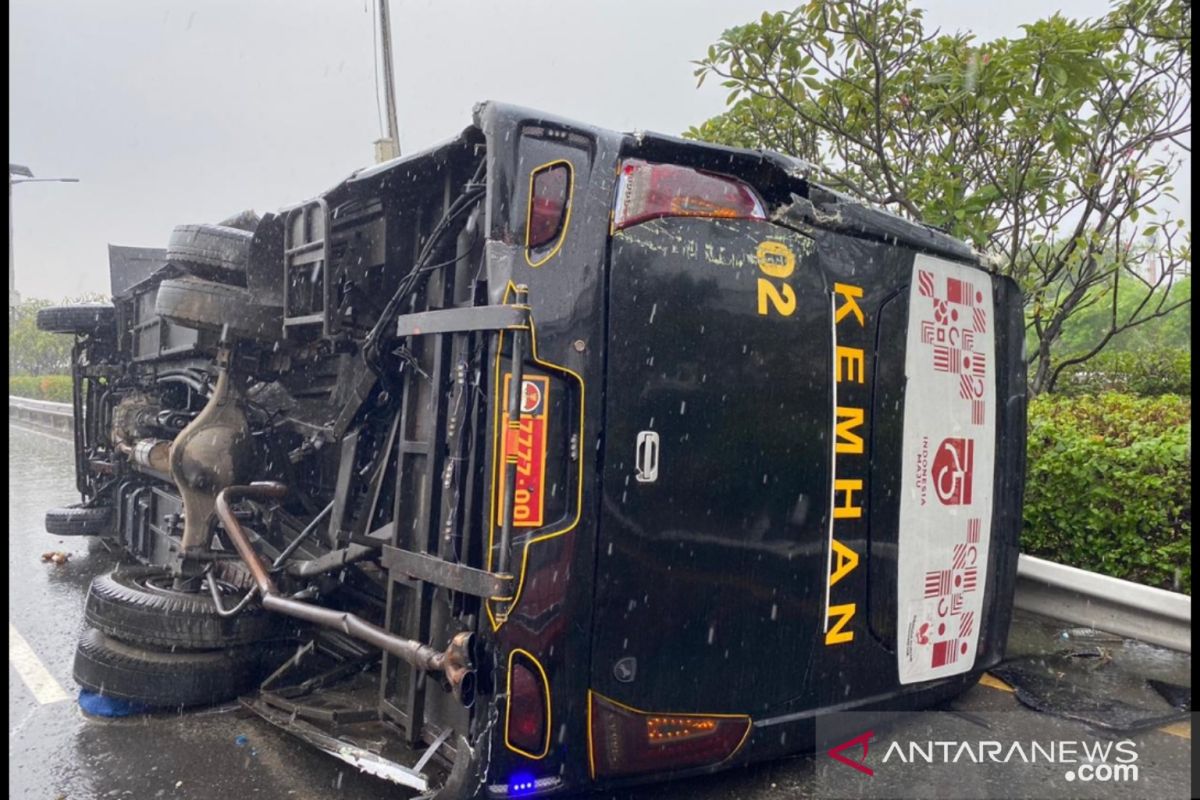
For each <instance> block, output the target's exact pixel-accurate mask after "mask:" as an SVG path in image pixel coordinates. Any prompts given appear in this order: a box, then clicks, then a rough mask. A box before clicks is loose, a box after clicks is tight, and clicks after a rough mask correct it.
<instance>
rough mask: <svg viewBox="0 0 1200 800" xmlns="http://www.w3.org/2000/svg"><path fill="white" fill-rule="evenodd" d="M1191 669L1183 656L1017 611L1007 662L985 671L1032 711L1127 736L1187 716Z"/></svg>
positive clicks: (1190, 661)
mask: <svg viewBox="0 0 1200 800" xmlns="http://www.w3.org/2000/svg"><path fill="white" fill-rule="evenodd" d="M1191 665H1192V658H1191V655H1190V654H1188V653H1180V652H1176V651H1173V650H1168V649H1166V648H1163V647H1157V646H1155V645H1150V644H1146V643H1145V642H1138V641H1134V640H1131V639H1126V638H1124V637H1121V636H1117V635H1114V634H1110V633H1106V632H1103V631H1097V630H1093V629H1091V628H1080V627H1072V626H1068V625H1065V624H1064V623H1062V622H1061V621H1058V620H1052V619H1048V618H1046V617H1040V616H1037V615H1034V614H1030V613H1028V612H1023V611H1017V612H1016V613H1015V614H1014V617H1013V625H1012V628H1011V630H1010V632H1009V640H1008V657H1007V659H1006V660H1005V662H1004V663H1003V664H1002V665H1000V666H999V667H997V668H995V669H993V670H991V671H992V672H993V673H994V674H995V675H996V676H997V677H998V678H1000V679H1001V680H1004V681H1005V682H1007V683H1008V684H1009V685H1011V686H1012V687H1013V688H1014V690H1016V695H1017V699H1018V700H1020V701H1021V702H1022V703H1023V704H1025V705H1027V706H1029V707H1031V708H1033V709H1035V710H1037V711H1043V712H1046V713H1049V714H1054V715H1055V716H1060V717H1065V718H1069V719H1076V720H1079V721H1082V722H1086V723H1088V724H1089V725H1092V726H1093V727H1096V728H1099V729H1107V730H1113V731H1129V730H1140V729H1145V728H1153V727H1157V726H1159V725H1163V724H1167V723H1169V722H1171V721H1173V720H1175V719H1179V718H1181V717H1183V716H1186V715H1187V712H1189V711H1190V710H1191V699H1190V698H1191V691H1190V690H1191V680H1192V679H1191ZM1151 681H1155V682H1157V683H1158V684H1159V685H1158V686H1156V685H1155V684H1154V683H1151ZM1185 698H1186V705H1184V702H1183V701H1184V699H1185Z"/></svg>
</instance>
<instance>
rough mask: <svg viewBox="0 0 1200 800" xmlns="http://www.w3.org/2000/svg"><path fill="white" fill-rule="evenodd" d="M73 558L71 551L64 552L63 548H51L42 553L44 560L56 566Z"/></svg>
mask: <svg viewBox="0 0 1200 800" xmlns="http://www.w3.org/2000/svg"><path fill="white" fill-rule="evenodd" d="M70 558H71V554H70V553H64V552H63V551H62V550H50V551H48V552H45V553H42V561H49V562H50V563H52V564H54V565H55V566H56V567H61V566H62V565H63V564H65V563H67V561H68V560H69V559H70Z"/></svg>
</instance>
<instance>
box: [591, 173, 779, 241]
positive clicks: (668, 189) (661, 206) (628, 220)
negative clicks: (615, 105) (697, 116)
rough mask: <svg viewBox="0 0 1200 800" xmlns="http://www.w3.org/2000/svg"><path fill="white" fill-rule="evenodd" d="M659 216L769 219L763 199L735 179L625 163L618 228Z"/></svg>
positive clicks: (616, 215)
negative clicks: (764, 209)
mask: <svg viewBox="0 0 1200 800" xmlns="http://www.w3.org/2000/svg"><path fill="white" fill-rule="evenodd" d="M658 217H725V218H732V219H766V213H765V212H764V211H763V204H762V201H760V200H759V199H758V195H757V194H755V193H754V190H753V189H751V188H750V187H749V186H747V185H746V184H744V183H742V182H741V181H739V180H737V179H735V178H729V177H725V176H723V175H713V174H711V173H707V172H701V171H700V170H696V169H691V168H689V167H681V166H678V165H676V164H651V163H649V162H647V161H640V160H638V159H628V160H626V161H623V162H622V163H621V171H620V180H619V181H618V184H617V205H616V210H615V213H614V217H613V224H614V225H615V226H616V229H617V230H620V229H621V228H625V227H628V226H630V225H636V224H637V223H639V222H645V221H646V220H648V219H656V218H658Z"/></svg>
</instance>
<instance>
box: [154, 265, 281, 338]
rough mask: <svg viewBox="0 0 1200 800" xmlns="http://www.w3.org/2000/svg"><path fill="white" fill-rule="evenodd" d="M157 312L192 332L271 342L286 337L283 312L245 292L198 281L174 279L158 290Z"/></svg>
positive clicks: (193, 279) (190, 278)
mask: <svg viewBox="0 0 1200 800" xmlns="http://www.w3.org/2000/svg"><path fill="white" fill-rule="evenodd" d="M154 303H155V306H154V312H155V313H156V314H158V316H160V317H163V318H164V319H166V320H168V321H170V322H172V323H175V324H177V325H183V326H184V327H188V328H197V329H202V330H214V331H219V330H221V328H222V327H223V326H225V325H228V326H229V328H230V330H232V331H234V332H235V333H237V334H240V335H242V336H247V337H250V338H252V339H259V340H264V341H270V340H273V339H276V338H278V337H279V336H280V334H281V333H282V329H283V328H282V326H283V310H282V309H280V308H275V307H271V306H264V305H260V304H258V303H256V302H254V298H253V297H252V296H251V295H250V292H248V291H247V290H245V289H239V288H237V287H234V286H229V285H226V284H223V283H217V282H215V281H206V280H200V279H198V278H192V277H187V278H171V279H168V280H164V281H163V282H162V283H161V284H159V287H158V295H157V296H156V298H155V301H154Z"/></svg>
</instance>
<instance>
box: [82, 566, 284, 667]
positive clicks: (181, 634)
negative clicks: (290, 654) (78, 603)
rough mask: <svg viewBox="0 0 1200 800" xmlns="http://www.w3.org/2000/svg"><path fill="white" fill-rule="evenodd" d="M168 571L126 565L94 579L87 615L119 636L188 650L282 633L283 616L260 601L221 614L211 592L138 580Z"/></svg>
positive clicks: (232, 644)
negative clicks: (166, 590)
mask: <svg viewBox="0 0 1200 800" xmlns="http://www.w3.org/2000/svg"><path fill="white" fill-rule="evenodd" d="M167 574H168V573H167V570H165V569H162V568H160V567H127V568H125V569H119V570H116V571H115V572H110V573H108V574H106V575H101V576H99V577H97V578H95V579H94V580H93V581H92V585H91V587H90V588H89V589H88V594H87V600H86V602H85V605H84V619H85V620H86V621H87V624H88V625H90V626H92V627H93V628H96V629H97V630H99V631H101V632H103V633H105V634H107V635H109V636H113V637H115V638H117V639H120V640H121V641H125V642H130V643H133V644H142V645H151V646H157V647H176V648H180V649H186V650H210V649H216V648H224V647H237V646H239V645H247V644H252V643H255V642H260V641H262V640H264V639H268V638H270V637H272V636H275V635H277V633H278V632H279V630H280V627H281V625H280V622H281V620H280V618H279V617H277V616H276V615H274V614H272V613H271V612H269V611H266V610H265V609H263V607H262V606H261V605H259V604H258V602H257V601H254V600H252V601H251V602H250V603H249V604H248V605H247V606H246V607H245V608H244V609H242V611H240V612H239V613H237V614H236V615H234V616H232V617H222V616H220V615H219V614H217V609H216V606H215V605H214V604H213V601H212V597H211V596H210V595H209V594H207V593H200V594H186V593H183V592H177V593H176V592H172V593H170V594H162V593H158V592H153V591H149V590H147V589H145V588H142V586H141V585H140V582H141V581H144V580H145V579H148V578H161V577H165V576H166V575H167ZM222 599H224V598H222ZM234 602H235V601H234V600H230V602H229V604H228V605H230V606H232V605H233V604H234Z"/></svg>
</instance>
